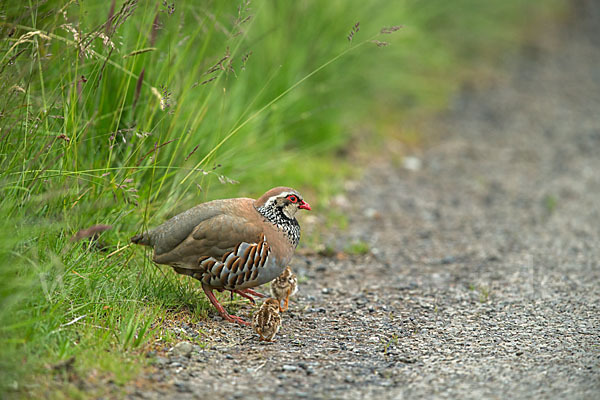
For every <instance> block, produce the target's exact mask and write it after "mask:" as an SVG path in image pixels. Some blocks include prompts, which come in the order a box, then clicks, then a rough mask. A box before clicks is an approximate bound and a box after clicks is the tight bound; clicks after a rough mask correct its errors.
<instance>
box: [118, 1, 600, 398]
mask: <svg viewBox="0 0 600 400" xmlns="http://www.w3.org/2000/svg"><path fill="white" fill-rule="evenodd" d="M587 4H588V6H589V7H588V9H586V10H585V11H583V12H581V14H580V16H579V17H580V18H576V19H574V21H573V22H572V24H571V25H572V26H571V27H567V28H564V27H563V28H560V29H556V30H555V31H554V30H552V31H549V32H545V33H544V38H542V39H540V40H539V41H536V42H535V45H528V46H526V47H525V48H524V49H523V51H522V53H521V54H520V55H519V56H518V57H516V59H515V60H514V62H513V63H512V65H511V67H510V69H509V72H508V73H507V76H506V78H505V79H503V80H501V81H499V82H497V84H496V85H495V86H494V87H492V88H487V89H485V90H464V91H463V93H462V94H461V95H460V96H459V97H457V99H456V100H455V101H454V103H453V106H452V109H451V110H450V111H449V112H448V113H447V115H445V116H442V117H441V118H440V120H439V121H438V123H437V124H436V127H435V128H436V132H438V133H439V136H440V137H441V139H440V140H439V141H438V142H437V144H436V145H434V146H433V147H431V148H430V149H428V150H427V151H426V152H424V153H423V154H419V155H417V157H418V158H419V160H420V161H421V166H420V168H418V169H416V170H415V169H414V168H412V169H406V168H403V167H402V166H397V165H395V164H394V163H391V162H390V163H385V162H382V163H381V164H379V165H376V166H373V167H372V168H371V169H370V170H369V171H368V173H367V176H366V177H365V178H364V179H363V180H362V181H361V182H357V183H356V184H354V185H351V187H350V188H349V191H348V194H347V195H346V198H347V199H348V201H347V202H344V201H341V202H340V203H341V204H342V206H344V205H345V207H346V208H345V209H344V210H345V212H346V213H347V214H348V215H349V216H350V227H349V229H348V230H347V231H346V232H344V233H341V234H340V235H342V236H341V237H337V238H335V239H334V238H331V239H330V243H332V244H333V245H334V246H338V247H341V248H343V247H345V244H346V243H348V241H353V240H358V239H360V240H364V241H366V242H368V243H369V245H370V250H371V252H370V254H367V255H364V256H348V257H339V256H338V257H331V258H326V257H319V256H308V255H304V256H303V255H299V256H297V257H296V258H295V261H294V263H293V265H292V267H293V268H294V270H295V271H296V272H297V273H298V274H299V275H300V277H301V284H300V291H299V294H298V296H297V298H296V299H295V301H294V302H293V303H291V309H290V312H288V313H286V314H285V315H284V321H283V323H284V325H283V327H282V330H281V331H280V334H279V335H278V337H277V342H275V343H268V344H265V343H259V342H258V340H257V338H256V336H255V335H254V333H253V332H252V331H251V330H250V329H247V328H241V327H237V326H234V325H231V324H226V323H223V322H218V321H209V322H202V323H199V324H198V325H197V326H187V325H186V326H184V327H183V328H178V329H184V330H186V331H188V334H189V333H192V334H196V332H201V331H204V332H206V334H207V335H206V336H205V337H203V339H202V340H206V341H208V343H209V345H208V346H207V347H205V348H200V347H199V346H196V345H193V346H187V345H185V344H184V345H179V346H178V347H177V348H176V349H175V350H174V351H172V352H170V353H168V354H165V355H162V356H157V358H156V368H155V370H153V371H151V372H149V373H148V375H147V376H145V377H141V378H140V379H139V380H138V382H136V384H135V385H132V386H131V387H130V388H129V396H130V397H131V398H153V399H157V398H164V397H167V398H170V397H178V398H206V399H219V398H248V399H254V398H256V399H262V398H265V399H274V398H310V399H321V398H322V399H329V398H336V399H337V398H342V399H362V398H375V396H376V398H378V399H386V398H415V397H421V398H423V397H424V398H431V397H442V398H481V397H486V398H490V397H494V398H504V397H510V398H560V399H563V398H599V397H600V268H599V262H600V39H599V38H600V24H598V21H600V7H599V6H597V5H596V6H594V5H593V2H588V3H587ZM413 164H414V163H413ZM407 165H409V166H411V167H414V165H410V163H408V164H407ZM417 167H418V165H417ZM301 222H302V221H301ZM249 312H250V309H249V308H242V309H241V310H240V311H239V314H240V315H245V316H248V314H249Z"/></svg>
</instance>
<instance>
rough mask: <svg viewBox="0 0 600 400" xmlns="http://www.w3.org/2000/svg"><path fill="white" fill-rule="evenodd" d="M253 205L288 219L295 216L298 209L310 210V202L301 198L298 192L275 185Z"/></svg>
mask: <svg viewBox="0 0 600 400" xmlns="http://www.w3.org/2000/svg"><path fill="white" fill-rule="evenodd" d="M255 206H256V208H257V209H259V210H264V211H266V212H267V213H268V214H272V213H275V214H280V215H282V216H283V217H285V218H287V219H290V220H293V219H295V218H296V212H298V210H310V204H308V203H307V202H305V201H304V199H302V196H301V195H300V193H298V191H297V190H295V189H292V188H289V187H276V188H273V189H271V190H269V191H267V192H266V193H265V194H263V195H262V196H261V197H260V198H259V199H258V200H256V203H255ZM263 215H264V213H263Z"/></svg>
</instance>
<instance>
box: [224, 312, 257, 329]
mask: <svg viewBox="0 0 600 400" xmlns="http://www.w3.org/2000/svg"><path fill="white" fill-rule="evenodd" d="M221 317H223V318H224V319H225V320H226V321H228V322H232V323H237V324H240V325H245V326H249V325H250V322H247V321H244V320H243V319H242V318H241V317H238V316H237V315H231V314H227V315H223V314H221Z"/></svg>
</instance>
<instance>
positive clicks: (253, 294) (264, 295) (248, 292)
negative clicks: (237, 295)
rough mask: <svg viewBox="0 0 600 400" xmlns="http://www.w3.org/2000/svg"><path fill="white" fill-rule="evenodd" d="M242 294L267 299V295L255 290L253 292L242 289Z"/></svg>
mask: <svg viewBox="0 0 600 400" xmlns="http://www.w3.org/2000/svg"><path fill="white" fill-rule="evenodd" d="M240 292H243V293H246V294H249V295H251V296H254V297H262V298H264V297H267V295H266V294H262V293H259V292H257V291H255V290H252V289H241V290H240Z"/></svg>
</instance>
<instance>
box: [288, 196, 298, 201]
mask: <svg viewBox="0 0 600 400" xmlns="http://www.w3.org/2000/svg"><path fill="white" fill-rule="evenodd" d="M287 198H288V200H289V201H291V202H292V203H297V202H298V198H297V197H296V196H294V195H293V194H290V195H289V196H288V197H287Z"/></svg>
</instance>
